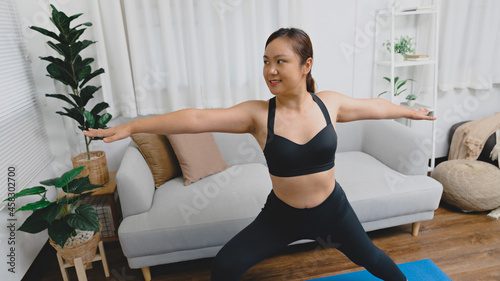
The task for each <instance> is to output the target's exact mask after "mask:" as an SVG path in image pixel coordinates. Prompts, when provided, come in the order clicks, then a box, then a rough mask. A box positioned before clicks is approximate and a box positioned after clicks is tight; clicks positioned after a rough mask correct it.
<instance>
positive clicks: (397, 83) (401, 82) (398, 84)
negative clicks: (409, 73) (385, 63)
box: [378, 77, 416, 97]
mask: <svg viewBox="0 0 500 281" xmlns="http://www.w3.org/2000/svg"><path fill="white" fill-rule="evenodd" d="M384 80H386V81H387V82H389V83H391V78H389V77H384ZM408 81H412V82H416V81H415V80H413V79H406V80H399V77H394V96H395V97H397V96H399V95H400V94H401V93H403V92H404V91H406V90H407V89H406V88H404V89H401V88H402V87H403V86H404V85H406V82H408ZM388 92H389V91H383V92H382V93H380V94H378V97H380V96H381V95H383V94H385V93H388Z"/></svg>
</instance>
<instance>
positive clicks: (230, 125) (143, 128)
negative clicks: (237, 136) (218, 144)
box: [84, 101, 261, 143]
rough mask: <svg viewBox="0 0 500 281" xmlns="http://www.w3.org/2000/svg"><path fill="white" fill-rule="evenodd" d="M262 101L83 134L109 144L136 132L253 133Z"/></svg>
mask: <svg viewBox="0 0 500 281" xmlns="http://www.w3.org/2000/svg"><path fill="white" fill-rule="evenodd" d="M260 103H261V102H258V101H248V102H244V103H240V104H238V105H235V106H233V107H231V108H226V109H193V108H190V109H182V110H178V111H174V112H171V113H167V114H163V115H158V116H153V117H148V118H142V119H136V120H133V121H131V122H129V123H125V124H123V125H119V126H115V127H111V128H108V129H98V130H93V129H91V130H90V131H84V134H85V135H86V136H88V137H104V142H106V143H110V142H113V141H117V140H120V139H124V138H126V137H129V136H130V135H132V134H135V133H151V134H162V135H170V134H189V133H203V132H226V133H250V132H252V130H253V129H254V124H255V122H254V119H255V118H254V116H255V112H257V111H258V108H259V107H261V104H260Z"/></svg>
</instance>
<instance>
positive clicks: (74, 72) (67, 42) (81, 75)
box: [30, 5, 112, 184]
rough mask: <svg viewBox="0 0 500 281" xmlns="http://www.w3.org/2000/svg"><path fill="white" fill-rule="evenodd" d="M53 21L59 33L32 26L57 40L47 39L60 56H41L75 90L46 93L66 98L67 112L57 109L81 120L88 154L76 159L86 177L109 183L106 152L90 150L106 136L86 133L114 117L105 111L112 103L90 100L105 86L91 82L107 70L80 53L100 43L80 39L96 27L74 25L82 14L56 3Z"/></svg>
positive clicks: (53, 74)
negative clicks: (69, 13)
mask: <svg viewBox="0 0 500 281" xmlns="http://www.w3.org/2000/svg"><path fill="white" fill-rule="evenodd" d="M51 7H52V16H51V17H50V21H51V22H52V23H53V24H54V26H55V27H56V28H57V30H58V32H59V33H58V34H56V33H54V32H52V31H49V30H46V29H44V28H41V27H37V26H30V29H32V30H35V31H37V32H40V33H41V34H43V35H45V36H48V37H50V38H51V39H54V40H55V41H47V44H48V45H49V46H50V47H51V48H52V49H54V50H55V51H56V52H57V53H58V54H59V56H58V57H53V56H46V57H40V59H42V60H44V61H48V62H49V64H48V65H47V72H48V75H47V76H49V77H51V78H53V79H55V80H57V81H59V82H61V83H63V84H64V85H66V86H68V87H69V88H70V89H71V92H70V93H69V94H61V93H59V94H46V96H47V97H51V98H56V99H59V100H62V101H64V102H66V103H67V104H68V107H63V109H64V111H57V112H56V113H57V114H59V115H61V116H66V117H69V118H71V119H74V120H75V121H76V122H77V123H78V128H79V129H80V130H81V131H82V136H83V137H84V139H85V146H86V153H82V154H79V155H77V156H75V157H73V158H72V162H73V167H74V168H76V167H79V166H86V167H87V168H86V169H85V170H84V171H83V172H82V176H87V175H89V176H90V181H91V182H92V183H94V184H105V183H106V182H108V180H109V172H108V167H107V162H106V155H105V153H104V151H90V149H89V146H90V143H91V142H92V141H93V140H99V139H102V138H88V137H87V136H85V135H84V134H83V131H84V130H88V129H89V128H94V129H98V128H105V127H106V124H107V123H108V122H109V121H110V120H111V118H112V116H111V114H109V113H102V112H103V111H104V110H105V109H106V108H108V107H109V104H108V103H106V102H100V103H97V104H96V105H95V106H93V107H92V109H89V101H90V100H91V99H92V98H93V97H94V94H95V93H96V92H97V91H98V90H99V89H100V88H101V87H100V86H99V87H97V86H93V85H90V84H89V82H90V81H91V80H92V79H93V78H95V77H96V76H98V75H100V74H102V73H104V69H102V68H99V69H97V70H95V71H92V67H91V66H90V64H91V63H92V62H93V61H94V59H93V58H82V56H81V55H80V52H81V51H83V50H84V49H85V48H87V47H89V46H90V45H92V44H94V43H96V42H95V41H90V40H79V39H80V37H81V35H82V34H83V32H84V31H85V30H86V28H85V27H90V26H92V23H90V22H85V23H81V24H78V25H76V26H73V27H71V26H70V24H71V23H72V21H73V20H75V19H77V18H78V17H80V16H81V15H82V14H76V15H72V16H69V17H68V16H67V15H66V14H65V13H63V12H61V11H58V10H57V9H56V8H55V7H54V6H53V5H51Z"/></svg>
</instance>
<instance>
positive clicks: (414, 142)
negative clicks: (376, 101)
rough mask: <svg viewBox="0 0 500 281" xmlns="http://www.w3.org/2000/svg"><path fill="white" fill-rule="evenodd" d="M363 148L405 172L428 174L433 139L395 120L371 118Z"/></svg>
mask: <svg viewBox="0 0 500 281" xmlns="http://www.w3.org/2000/svg"><path fill="white" fill-rule="evenodd" d="M362 136H363V141H362V151H363V152H365V153H367V154H369V155H371V156H373V157H375V158H376V159H378V160H379V161H381V162H382V163H384V164H385V165H387V166H388V167H390V168H391V169H393V170H396V171H398V172H400V173H402V174H405V175H426V174H427V171H428V161H429V157H430V151H431V145H432V143H431V138H428V137H427V138H426V137H425V136H424V135H423V134H422V133H421V132H419V131H417V130H415V129H412V128H410V127H408V126H405V125H403V124H400V123H398V122H395V121H394V120H369V121H366V122H365V124H364V128H363V134H362Z"/></svg>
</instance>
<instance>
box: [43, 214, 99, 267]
mask: <svg viewBox="0 0 500 281" xmlns="http://www.w3.org/2000/svg"><path fill="white" fill-rule="evenodd" d="M99 227H100V228H101V223H100V222H99ZM100 240H101V234H100V233H99V232H96V233H94V236H92V238H90V240H87V241H85V242H83V243H81V244H78V245H75V246H72V247H64V248H61V246H59V245H57V244H56V243H55V242H54V241H53V240H52V239H49V242H50V245H52V247H54V249H56V251H57V252H58V253H59V254H61V256H62V257H63V258H64V259H65V260H66V262H68V263H69V264H71V265H75V262H74V260H75V259H76V258H82V262H83V264H87V263H89V262H91V261H92V260H93V259H94V257H95V255H96V253H97V246H98V244H99V241H100Z"/></svg>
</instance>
